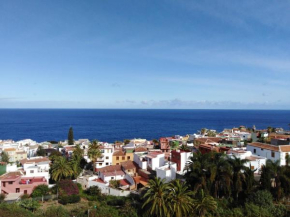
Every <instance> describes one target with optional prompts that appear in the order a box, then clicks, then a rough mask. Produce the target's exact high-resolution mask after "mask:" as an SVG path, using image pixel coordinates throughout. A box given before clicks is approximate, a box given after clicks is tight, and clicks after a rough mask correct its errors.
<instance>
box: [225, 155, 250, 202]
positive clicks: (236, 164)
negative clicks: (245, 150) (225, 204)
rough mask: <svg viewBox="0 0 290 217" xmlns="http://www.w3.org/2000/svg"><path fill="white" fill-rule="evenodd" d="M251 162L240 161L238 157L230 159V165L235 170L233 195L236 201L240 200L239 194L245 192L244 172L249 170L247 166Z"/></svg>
mask: <svg viewBox="0 0 290 217" xmlns="http://www.w3.org/2000/svg"><path fill="white" fill-rule="evenodd" d="M248 161H249V160H247V159H240V158H238V157H236V156H233V158H229V163H230V165H231V166H232V170H233V193H234V197H235V198H236V199H238V198H239V193H240V192H241V191H242V190H243V181H244V180H245V174H244V171H245V170H246V169H247V167H246V166H245V164H246V163H247V162H248Z"/></svg>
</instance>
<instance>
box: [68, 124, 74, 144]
mask: <svg viewBox="0 0 290 217" xmlns="http://www.w3.org/2000/svg"><path fill="white" fill-rule="evenodd" d="M67 140H68V144H69V145H73V144H74V131H73V128H72V127H70V128H69V131H68V137H67Z"/></svg>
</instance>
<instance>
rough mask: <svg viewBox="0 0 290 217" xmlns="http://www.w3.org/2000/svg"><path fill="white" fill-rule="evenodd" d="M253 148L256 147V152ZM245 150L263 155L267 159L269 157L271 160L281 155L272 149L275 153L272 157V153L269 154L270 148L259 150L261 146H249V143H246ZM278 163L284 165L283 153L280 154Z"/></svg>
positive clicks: (275, 159)
mask: <svg viewBox="0 0 290 217" xmlns="http://www.w3.org/2000/svg"><path fill="white" fill-rule="evenodd" d="M255 149H256V153H255V152H254V150H255ZM247 151H251V152H252V154H255V155H258V156H262V157H265V158H267V159H270V160H272V161H273V162H275V161H277V160H280V157H281V156H280V154H281V153H280V152H276V151H273V152H274V153H275V157H272V155H271V153H272V151H271V150H267V149H263V150H261V148H259V147H255V146H251V145H250V144H248V145H247ZM283 156H284V157H283ZM280 165H285V155H282V158H281V162H280Z"/></svg>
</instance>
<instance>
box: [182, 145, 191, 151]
mask: <svg viewBox="0 0 290 217" xmlns="http://www.w3.org/2000/svg"><path fill="white" fill-rule="evenodd" d="M179 149H180V150H181V151H190V148H189V147H188V146H187V145H181V146H180V147H179Z"/></svg>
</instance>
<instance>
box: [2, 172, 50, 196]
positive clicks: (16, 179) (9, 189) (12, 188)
mask: <svg viewBox="0 0 290 217" xmlns="http://www.w3.org/2000/svg"><path fill="white" fill-rule="evenodd" d="M47 183H48V180H46V179H45V177H34V176H24V174H23V173H22V172H21V171H16V172H9V173H6V174H4V175H2V176H0V190H1V193H4V194H10V193H19V194H31V193H32V191H33V189H34V188H35V187H36V186H38V185H42V184H44V185H47Z"/></svg>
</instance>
